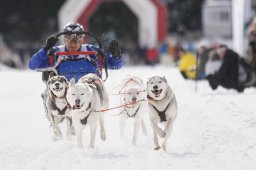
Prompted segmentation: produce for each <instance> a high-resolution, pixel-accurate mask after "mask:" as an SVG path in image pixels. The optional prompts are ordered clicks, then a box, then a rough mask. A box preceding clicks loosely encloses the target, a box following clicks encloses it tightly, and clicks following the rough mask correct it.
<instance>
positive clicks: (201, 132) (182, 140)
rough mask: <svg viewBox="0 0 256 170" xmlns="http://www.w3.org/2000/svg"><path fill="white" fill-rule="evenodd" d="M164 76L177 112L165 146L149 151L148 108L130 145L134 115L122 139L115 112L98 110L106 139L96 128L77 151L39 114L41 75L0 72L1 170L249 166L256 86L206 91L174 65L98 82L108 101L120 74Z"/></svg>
mask: <svg viewBox="0 0 256 170" xmlns="http://www.w3.org/2000/svg"><path fill="white" fill-rule="evenodd" d="M128 74H132V75H136V76H139V77H141V78H142V79H143V80H144V82H145V83H146V81H147V79H148V78H149V77H151V76H155V75H159V76H165V77H166V78H167V80H168V83H169V84H170V85H171V87H172V89H173V90H174V92H175V94H176V98H177V101H178V108H179V110H178V117H177V119H176V121H175V122H174V129H173V133H172V136H171V138H170V140H169V142H168V146H167V152H164V151H162V150H160V151H154V150H153V147H154V145H153V136H152V129H151V127H150V123H149V119H148V115H147V113H146V114H145V121H146V126H147V130H148V135H147V136H143V134H142V132H141V131H140V133H139V138H138V144H137V145H136V146H134V145H132V144H131V137H132V124H133V120H132V119H131V120H129V121H128V122H127V128H126V134H125V138H124V139H122V138H121V137H120V135H119V126H118V116H115V114H118V112H119V110H118V109H115V110H111V111H109V112H108V113H106V116H105V128H106V133H107V140H106V141H105V142H103V141H101V139H100V136H99V131H97V136H96V143H95V145H96V146H95V148H94V149H91V148H89V147H88V137H89V136H88V133H89V131H88V130H87V129H85V136H84V140H85V141H84V142H85V143H86V146H87V147H85V148H84V149H79V148H77V145H76V141H75V139H72V140H66V139H64V140H63V141H54V140H53V139H52V136H51V129H50V127H49V122H48V120H47V119H46V118H45V113H44V108H43V104H42V99H41V97H40V95H41V92H42V91H43V90H44V88H45V85H44V83H43V82H42V81H41V73H38V72H34V71H29V70H25V71H16V70H8V69H7V70H5V69H4V70H1V71H0V79H1V85H0V87H1V88H0V96H1V97H0V103H1V118H0V134H2V135H1V137H0V143H1V145H0V169H1V170H57V169H61V170H84V169H87V170H91V169H92V170H98V169H99V170H101V169H106V170H110V169H111V170H113V169H117V170H119V169H122V170H155V169H161V170H170V169H175V170H217V169H218V170H254V169H255V167H256V109H255V105H254V104H255V101H256V89H255V88H248V89H245V91H244V93H237V92H236V91H234V90H227V89H224V88H221V87H218V89H217V90H216V91H212V90H211V89H210V87H209V85H208V82H206V81H198V82H197V91H196V90H195V82H194V81H191V80H184V79H183V78H182V77H181V76H180V74H179V72H178V70H177V69H176V68H168V67H161V66H155V67H124V68H122V69H120V70H114V71H112V70H111V71H109V78H108V80H107V82H106V83H105V85H106V88H107V90H108V93H109V94H110V101H111V103H110V107H115V106H118V105H119V102H118V101H119V96H117V95H111V94H113V93H117V91H118V85H119V84H120V82H121V80H122V79H123V78H125V76H126V75H128ZM160 141H161V140H160Z"/></svg>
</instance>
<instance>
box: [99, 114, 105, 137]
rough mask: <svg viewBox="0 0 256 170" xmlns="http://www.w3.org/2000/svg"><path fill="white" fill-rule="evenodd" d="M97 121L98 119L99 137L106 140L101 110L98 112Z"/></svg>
mask: <svg viewBox="0 0 256 170" xmlns="http://www.w3.org/2000/svg"><path fill="white" fill-rule="evenodd" d="M99 121H100V138H101V140H103V141H105V140H106V132H105V127H104V116H103V113H102V112H100V117H99Z"/></svg>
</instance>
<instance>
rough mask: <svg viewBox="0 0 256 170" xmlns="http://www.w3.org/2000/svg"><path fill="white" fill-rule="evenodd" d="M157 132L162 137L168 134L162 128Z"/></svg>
mask: <svg viewBox="0 0 256 170" xmlns="http://www.w3.org/2000/svg"><path fill="white" fill-rule="evenodd" d="M157 133H158V135H159V137H160V138H164V137H165V136H166V133H165V132H164V131H163V130H162V129H160V128H159V129H158V131H157Z"/></svg>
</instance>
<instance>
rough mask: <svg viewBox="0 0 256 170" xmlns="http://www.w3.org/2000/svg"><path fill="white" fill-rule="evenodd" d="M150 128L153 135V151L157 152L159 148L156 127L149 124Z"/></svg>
mask: <svg viewBox="0 0 256 170" xmlns="http://www.w3.org/2000/svg"><path fill="white" fill-rule="evenodd" d="M151 126H152V129H153V133H154V144H155V148H154V150H159V149H160V146H159V144H158V137H157V130H156V126H155V125H154V123H153V122H151Z"/></svg>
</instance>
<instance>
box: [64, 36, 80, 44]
mask: <svg viewBox="0 0 256 170" xmlns="http://www.w3.org/2000/svg"><path fill="white" fill-rule="evenodd" d="M64 39H65V40H66V41H68V42H71V41H76V42H81V41H83V39H84V35H77V34H71V35H64Z"/></svg>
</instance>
